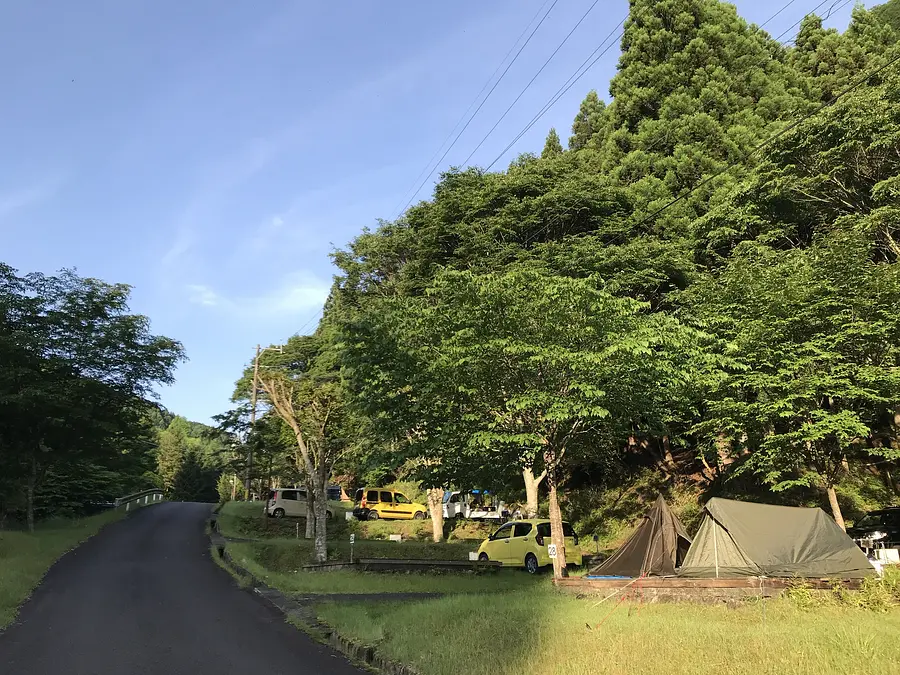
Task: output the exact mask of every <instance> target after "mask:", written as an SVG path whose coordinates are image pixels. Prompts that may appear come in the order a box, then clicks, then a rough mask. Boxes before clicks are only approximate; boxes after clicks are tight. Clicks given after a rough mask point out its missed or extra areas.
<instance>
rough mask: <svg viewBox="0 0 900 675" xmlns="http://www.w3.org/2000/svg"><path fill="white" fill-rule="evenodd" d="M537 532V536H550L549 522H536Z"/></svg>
mask: <svg viewBox="0 0 900 675" xmlns="http://www.w3.org/2000/svg"><path fill="white" fill-rule="evenodd" d="M537 533H538V536H539V537H549V536H550V523H538V526H537Z"/></svg>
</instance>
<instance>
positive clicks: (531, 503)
mask: <svg viewBox="0 0 900 675" xmlns="http://www.w3.org/2000/svg"><path fill="white" fill-rule="evenodd" d="M546 475H547V472H546V471H544V472H543V473H542V474H541V475H540V476H538V477H537V478H535V476H534V471H533V470H532V469H531V467H528V468H525V469H522V478H524V479H525V515H526V516H527V517H528V518H537V513H538V486H539V485H540V484H541V481H542V480H544V477H545V476H546Z"/></svg>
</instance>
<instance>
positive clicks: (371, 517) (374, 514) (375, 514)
mask: <svg viewBox="0 0 900 675" xmlns="http://www.w3.org/2000/svg"><path fill="white" fill-rule="evenodd" d="M378 517H379V516H378V511H369V515H368V517H367V520H378Z"/></svg>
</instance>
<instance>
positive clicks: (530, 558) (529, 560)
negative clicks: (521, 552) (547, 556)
mask: <svg viewBox="0 0 900 675" xmlns="http://www.w3.org/2000/svg"><path fill="white" fill-rule="evenodd" d="M525 569H526V570H528V573H529V574H537V573H538V572H540V570H541V568H540V566H539V565H538V559H537V557H536V556H535V555H534V553H529V554H528V555H526V556H525Z"/></svg>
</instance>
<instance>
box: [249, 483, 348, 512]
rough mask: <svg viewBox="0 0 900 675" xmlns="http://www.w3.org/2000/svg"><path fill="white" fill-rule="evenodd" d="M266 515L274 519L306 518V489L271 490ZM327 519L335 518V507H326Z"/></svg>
mask: <svg viewBox="0 0 900 675" xmlns="http://www.w3.org/2000/svg"><path fill="white" fill-rule="evenodd" d="M265 511H266V515H268V516H272V517H273V518H284V517H285V516H290V517H292V518H306V489H305V488H275V489H274V490H269V499H268V501H266V506H265ZM325 517H326V518H333V517H334V507H332V506H330V505H329V506H327V507H325Z"/></svg>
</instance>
